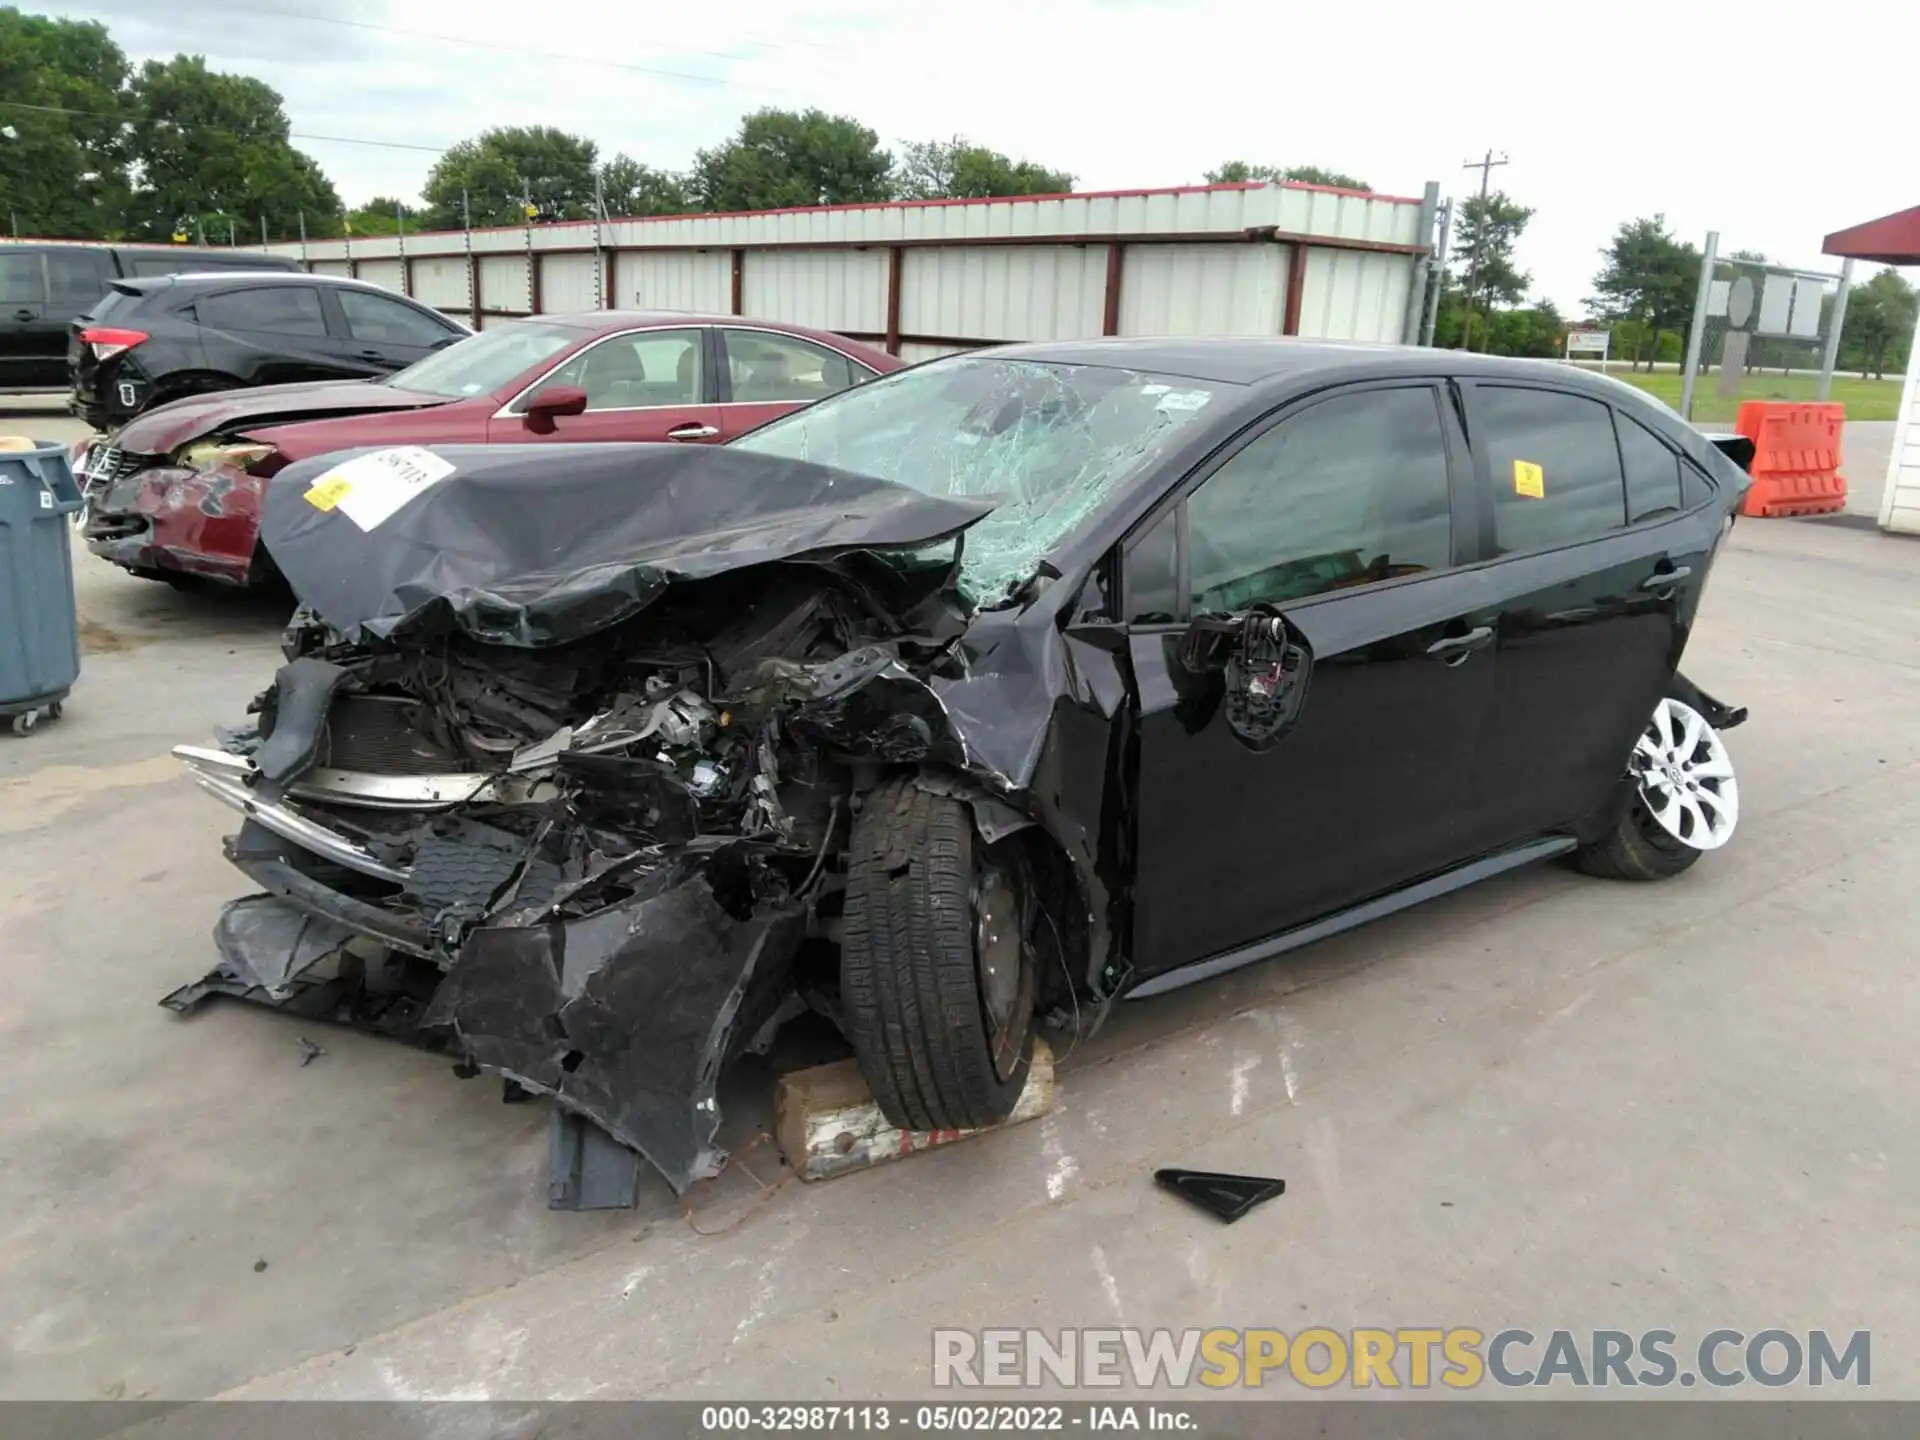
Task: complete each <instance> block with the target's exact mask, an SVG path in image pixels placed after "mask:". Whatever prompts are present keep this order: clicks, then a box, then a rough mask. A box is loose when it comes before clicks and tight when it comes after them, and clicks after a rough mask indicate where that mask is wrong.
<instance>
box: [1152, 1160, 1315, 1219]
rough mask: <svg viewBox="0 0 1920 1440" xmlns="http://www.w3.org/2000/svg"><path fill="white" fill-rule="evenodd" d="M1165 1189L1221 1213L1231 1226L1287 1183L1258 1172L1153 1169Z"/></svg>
mask: <svg viewBox="0 0 1920 1440" xmlns="http://www.w3.org/2000/svg"><path fill="white" fill-rule="evenodd" d="M1153 1178H1154V1179H1155V1180H1156V1181H1158V1182H1159V1184H1160V1187H1161V1188H1162V1189H1163V1190H1171V1191H1172V1192H1173V1193H1174V1194H1176V1195H1178V1196H1179V1197H1180V1198H1181V1199H1182V1200H1185V1201H1188V1202H1189V1203H1191V1204H1194V1205H1198V1206H1199V1207H1200V1208H1201V1209H1202V1210H1205V1211H1206V1212H1207V1213H1208V1214H1209V1215H1218V1216H1219V1217H1220V1218H1221V1219H1222V1220H1224V1221H1226V1222H1227V1224H1229V1225H1231V1224H1232V1223H1233V1222H1234V1221H1236V1220H1238V1219H1239V1218H1240V1217H1241V1216H1242V1215H1244V1214H1246V1213H1247V1212H1248V1211H1249V1210H1251V1209H1253V1207H1254V1206H1256V1205H1262V1204H1265V1203H1266V1202H1267V1201H1269V1200H1272V1199H1274V1198H1275V1197H1276V1196H1279V1195H1284V1194H1286V1193H1287V1182H1286V1181H1284V1180H1269V1179H1266V1178H1264V1177H1263V1176H1259V1175H1221V1174H1219V1173H1217V1172H1215V1171H1212V1170H1179V1169H1166V1170H1156V1171H1154V1172H1153Z"/></svg>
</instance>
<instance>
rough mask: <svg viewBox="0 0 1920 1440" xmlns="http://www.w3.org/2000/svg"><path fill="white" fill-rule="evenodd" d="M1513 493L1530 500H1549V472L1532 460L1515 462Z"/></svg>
mask: <svg viewBox="0 0 1920 1440" xmlns="http://www.w3.org/2000/svg"><path fill="white" fill-rule="evenodd" d="M1513 493H1514V494H1516V495H1524V496H1526V497H1527V499H1529V500H1544V499H1546V498H1547V472H1546V471H1545V470H1543V469H1541V468H1540V466H1538V465H1536V464H1534V463H1533V462H1532V461H1531V460H1516V461H1514V462H1513Z"/></svg>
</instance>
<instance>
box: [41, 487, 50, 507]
mask: <svg viewBox="0 0 1920 1440" xmlns="http://www.w3.org/2000/svg"><path fill="white" fill-rule="evenodd" d="M40 508H41V509H42V510H51V509H52V508H53V492H52V491H50V490H42V491H41V492H40Z"/></svg>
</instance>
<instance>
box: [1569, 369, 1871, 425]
mask: <svg viewBox="0 0 1920 1440" xmlns="http://www.w3.org/2000/svg"><path fill="white" fill-rule="evenodd" d="M1607 369H1608V373H1609V374H1611V375H1612V376H1613V377H1614V379H1616V380H1624V381H1626V382H1627V383H1628V384H1629V385H1637V386H1639V387H1640V388H1641V389H1642V390H1644V391H1646V392H1647V393H1648V394H1649V395H1651V396H1653V397H1654V399H1656V400H1663V401H1665V402H1666V403H1667V404H1668V405H1671V406H1672V407H1673V408H1674V409H1676V410H1678V409H1679V408H1680V376H1679V374H1678V372H1676V371H1672V370H1656V371H1654V372H1653V373H1651V374H1649V373H1648V372H1646V371H1644V370H1643V371H1641V372H1640V373H1639V374H1637V375H1636V374H1634V373H1632V372H1631V371H1629V370H1627V369H1626V367H1624V366H1618V365H1610V366H1608V367H1607ZM1717 383H1718V377H1716V376H1713V375H1702V376H1701V377H1700V378H1699V379H1698V380H1697V381H1695V382H1694V387H1693V418H1694V419H1695V420H1696V421H1706V422H1708V423H1712V424H1720V423H1725V424H1731V423H1732V421H1733V417H1734V412H1735V411H1737V410H1738V409H1739V408H1740V400H1722V399H1721V398H1720V396H1719V394H1718V392H1717V391H1716V389H1715V386H1716V384H1717ZM1900 385H1901V382H1900V381H1898V380H1859V379H1855V378H1853V377H1851V376H1846V375H1836V376H1834V377H1833V391H1832V393H1831V394H1830V395H1828V397H1827V398H1828V399H1830V400H1837V401H1839V402H1840V403H1841V404H1842V405H1844V406H1846V407H1847V418H1848V419H1849V420H1892V419H1894V418H1895V415H1896V412H1897V411H1898V410H1899V408H1900ZM1819 389H1820V377H1819V376H1818V375H1807V374H1801V373H1798V372H1796V373H1794V374H1792V375H1781V374H1779V373H1777V372H1776V373H1774V374H1766V373H1764V372H1763V373H1760V374H1754V375H1749V376H1747V377H1746V379H1745V380H1743V381H1741V384H1740V398H1741V399H1744V400H1813V399H1817V398H1818V392H1819Z"/></svg>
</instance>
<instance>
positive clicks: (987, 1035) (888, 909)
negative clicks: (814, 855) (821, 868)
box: [840, 779, 1034, 1130]
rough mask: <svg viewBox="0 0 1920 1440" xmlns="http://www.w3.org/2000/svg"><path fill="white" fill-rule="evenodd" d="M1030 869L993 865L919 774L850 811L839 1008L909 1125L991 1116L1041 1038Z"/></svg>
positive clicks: (967, 820) (977, 1123)
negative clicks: (1029, 921) (1029, 920)
mask: <svg viewBox="0 0 1920 1440" xmlns="http://www.w3.org/2000/svg"><path fill="white" fill-rule="evenodd" d="M1024 874H1025V872H1024V871H1023V870H1021V869H1019V868H1018V867H1013V866H1009V867H1005V868H1002V867H999V866H997V865H995V864H992V863H989V858H988V855H987V847H986V846H985V845H983V844H981V843H980V841H979V839H978V837H977V836H976V835H975V834H974V829H973V819H972V814H971V811H970V810H969V808H968V806H967V805H966V803H965V802H964V801H961V800H956V799H954V798H953V797H951V796H947V795H935V794H933V793H931V792H929V791H926V790H922V789H920V788H919V787H918V786H916V785H915V784H914V783H913V781H912V780H911V779H906V780H896V781H892V782H889V783H888V784H886V785H883V786H881V787H880V788H879V789H877V790H875V791H873V792H872V793H871V794H869V795H868V796H867V797H866V803H865V804H864V806H863V807H862V808H861V810H860V813H859V815H858V816H856V817H855V819H854V823H853V836H852V843H851V847H850V849H849V852H848V857H847V896H846V912H845V919H844V929H843V933H842V938H841V946H840V992H841V993H840V998H841V1005H842V1009H843V1013H844V1016H845V1020H846V1028H847V1032H848V1038H849V1039H850V1040H851V1041H852V1042H853V1048H854V1053H855V1054H856V1055H857V1056H858V1057H859V1061H860V1072H861V1074H862V1075H863V1076H864V1077H865V1079H866V1081H867V1085H868V1087H869V1088H870V1089H871V1090H872V1092H873V1098H874V1099H875V1101H876V1102H878V1104H879V1106H880V1109H881V1112H882V1113H883V1114H885V1115H886V1117H887V1119H888V1120H890V1121H891V1122H892V1123H893V1124H895V1125H897V1126H899V1127H900V1128H902V1129H904V1130H971V1129H976V1128H978V1127H981V1126H985V1125H995V1124H998V1123H999V1122H1000V1121H1002V1120H1004V1119H1006V1118H1007V1115H1008V1114H1009V1113H1010V1112H1011V1111H1012V1109H1013V1106H1014V1102H1015V1101H1017V1100H1018V1099H1019V1098H1020V1091H1021V1089H1022V1088H1023V1087H1024V1086H1025V1084H1026V1079H1027V1070H1028V1068H1029V1065H1030V1063H1031V1061H1032V1057H1033V1036H1034V1025H1033V980H1032V970H1033V967H1032V959H1031V954H1032V952H1031V947H1030V946H1028V945H1027V944H1026V943H1025V933H1024V932H1025V929H1026V917H1027V914H1028V905H1027V903H1026V900H1027V897H1026V895H1025V893H1024V892H1025V889H1026V887H1025V883H1024V879H1023V876H1024ZM983 885H986V886H989V887H991V889H990V890H988V891H984V892H983V890H982V888H981V887H982V886H983ZM1009 912H1011V915H1010V914H1009ZM1008 923H1010V924H1012V925H1013V926H1015V927H1016V932H1017V933H1015V934H1014V935H1013V936H1012V937H1011V945H1012V947H1013V949H1012V950H1011V951H1010V950H1009V949H1008V944H1009V942H1008V939H1007V937H1006V935H1005V925H1006V924H1008ZM982 945H986V946H987V947H988V948H989V950H990V951H991V954H990V958H989V964H988V965H987V966H983V965H982V964H981V960H980V955H981V947H982ZM1010 956H1011V957H1012V958H1009V957H1010ZM1009 965H1011V966H1013V967H1016V968H1017V972H1018V973H1017V975H1016V974H1014V973H1012V972H1011V971H1010V970H1009V969H1008V966H1009ZM991 976H997V977H998V978H993V979H990V978H989V977H991ZM989 984H991V985H992V986H993V990H994V994H995V995H996V997H997V998H996V1001H995V1003H994V1005H992V1006H990V1004H989V1001H988V989H987V987H988V985H989ZM996 1009H997V1013H998V1014H999V1015H1000V1017H1001V1018H1000V1020H999V1021H996V1020H995V1018H994V1014H995V1012H996Z"/></svg>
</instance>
